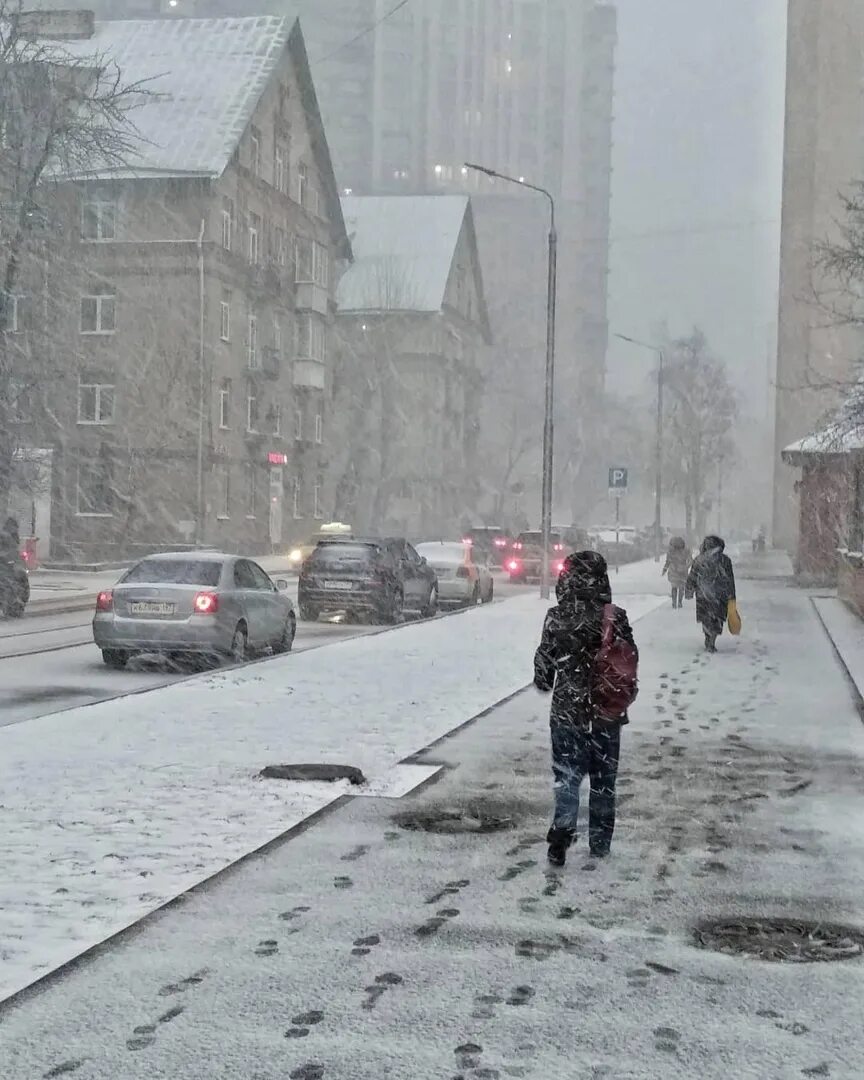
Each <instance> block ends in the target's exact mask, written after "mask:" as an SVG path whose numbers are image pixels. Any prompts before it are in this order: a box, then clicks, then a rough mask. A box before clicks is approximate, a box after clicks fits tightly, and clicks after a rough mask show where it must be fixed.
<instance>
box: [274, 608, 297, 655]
mask: <svg viewBox="0 0 864 1080" xmlns="http://www.w3.org/2000/svg"><path fill="white" fill-rule="evenodd" d="M296 633H297V620H296V619H295V617H294V615H293V613H292V614H291V615H289V616H288V618H287V619H286V620H285V626H284V627H283V629H282V637H281V638H280V639H279V640H278V641H277V642H276V644H275V645H274V646H273V655H274V656H281V655H282V654H283V653H288V652H291V650H292V648H293V647H294V637H295V635H296Z"/></svg>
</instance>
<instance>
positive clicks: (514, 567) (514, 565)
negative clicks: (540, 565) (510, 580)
mask: <svg viewBox="0 0 864 1080" xmlns="http://www.w3.org/2000/svg"><path fill="white" fill-rule="evenodd" d="M507 569H508V570H509V571H510V573H511V574H518V572H519V560H518V559H511V560H510V562H508V563H507Z"/></svg>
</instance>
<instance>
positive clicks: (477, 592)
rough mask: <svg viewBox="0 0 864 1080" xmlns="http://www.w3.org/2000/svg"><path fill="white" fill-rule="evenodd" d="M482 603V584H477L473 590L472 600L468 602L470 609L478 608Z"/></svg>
mask: <svg viewBox="0 0 864 1080" xmlns="http://www.w3.org/2000/svg"><path fill="white" fill-rule="evenodd" d="M479 602H480V583H479V582H475V584H474V588H473V589H472V590H471V599H470V600H469V601H468V607H477V605H478V604H479Z"/></svg>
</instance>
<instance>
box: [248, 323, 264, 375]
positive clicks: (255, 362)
mask: <svg viewBox="0 0 864 1080" xmlns="http://www.w3.org/2000/svg"><path fill="white" fill-rule="evenodd" d="M246 362H247V364H248V366H249V370H250V371H257V370H258V368H259V367H260V366H261V358H260V356H259V355H258V317H257V316H256V315H250V316H249V329H248V331H247V334H246Z"/></svg>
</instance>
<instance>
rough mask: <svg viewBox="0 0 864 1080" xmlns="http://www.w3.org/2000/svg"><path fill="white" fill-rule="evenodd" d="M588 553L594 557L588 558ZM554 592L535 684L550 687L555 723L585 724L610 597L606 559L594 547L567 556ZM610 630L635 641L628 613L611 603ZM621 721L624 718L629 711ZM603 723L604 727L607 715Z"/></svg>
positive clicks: (588, 718)
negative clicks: (555, 600) (554, 601)
mask: <svg viewBox="0 0 864 1080" xmlns="http://www.w3.org/2000/svg"><path fill="white" fill-rule="evenodd" d="M586 555H591V556H593V557H594V558H593V559H592V560H591V561H586V560H585V556H586ZM580 559H582V560H583V561H582V563H581V564H580V563H579V562H578V561H577V560H580ZM601 564H602V565H601ZM568 565H569V567H570V569H569V570H568ZM586 565H587V567H588V572H585V567H586ZM556 593H557V595H558V605H557V606H556V607H553V608H550V609H549V611H548V613H547V615H546V620H545V622H544V623H543V634H542V637H541V639H540V645H539V647H538V649H537V652H536V654H535V656H534V685H535V686H536V687H537V689H538V690H543V691H545V692H549V691H550V690H551V691H552V709H551V714H550V721H551V724H552V726H553V727H554V726H555V725H556V724H568V725H571V726H576V727H578V728H581V729H583V730H588V729H589V728H590V727H591V724H592V722H593V721H594V719H595V714H594V708H593V706H592V704H591V682H592V676H593V670H594V662H595V660H596V658H597V653H598V652H599V651H600V646H601V638H602V629H603V609H604V607H605V606H606V604H611V602H612V590H611V587H610V585H609V578H608V575H607V572H606V561H605V560H604V559H603V558H602V556H600V555H597V554H596V552H589V553H584V552H583V553H581V554H578V555H570V556H568V558H567V560H566V562H565V568H564V572H563V573H562V574H561V576H560V577H559V579H558V585H557V587H556ZM614 632H615V635H616V637H618V638H623V639H624V640H625V641H628V642H630V644H631V645H634V647H635V642H634V641H633V631H632V630H631V628H630V623H629V621H628V619H627V613H626V612H625V611H623V610H622V609H621V608H616V609H615V631H614ZM620 722H621V723H622V724H626V723H627V717H626V716H624V717H622V718H621V721H620ZM603 726H604V728H606V729H608V727H609V723H608V721H604V725H603Z"/></svg>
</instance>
